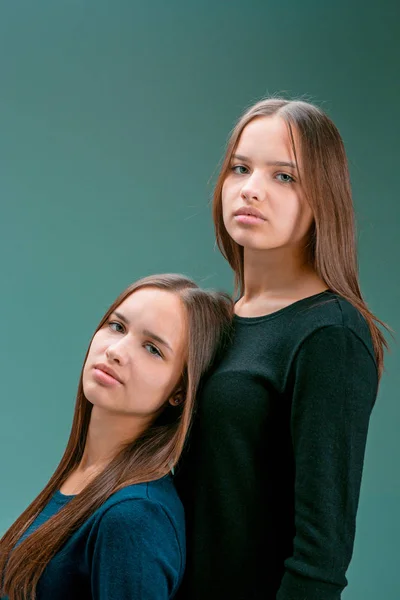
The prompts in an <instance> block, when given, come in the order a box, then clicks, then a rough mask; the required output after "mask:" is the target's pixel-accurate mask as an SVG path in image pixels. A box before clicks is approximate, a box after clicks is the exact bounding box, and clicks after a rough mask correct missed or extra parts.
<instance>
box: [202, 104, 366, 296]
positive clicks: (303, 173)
mask: <svg viewBox="0 0 400 600" xmlns="http://www.w3.org/2000/svg"><path fill="white" fill-rule="evenodd" d="M246 209H249V212H254V213H256V214H259V217H260V218H259V219H255V218H253V219H251V217H248V218H247V219H246V216H245V215H240V214H239V215H236V214H235V213H236V212H237V211H239V213H240V212H241V210H242V211H244V212H245V211H246ZM213 213H214V223H215V229H216V235H217V242H218V245H219V247H220V249H221V251H222V252H223V254H224V255H225V257H226V258H227V259H228V261H229V262H230V264H231V266H232V268H233V269H234V271H235V275H236V281H237V284H238V286H239V288H240V289H243V254H244V250H245V249H246V250H250V251H251V250H256V251H257V250H279V249H283V248H285V249H289V251H292V252H293V253H296V254H297V255H300V256H303V259H304V261H307V262H308V263H310V264H311V265H312V266H313V267H314V269H315V270H316V272H317V273H318V274H319V276H320V277H321V279H322V280H324V281H325V282H326V284H327V285H328V287H329V286H330V284H331V283H332V282H333V281H334V280H335V278H340V273H339V271H340V267H339V266H338V264H337V259H338V258H339V257H340V261H339V262H341V263H342V264H344V268H345V269H346V271H347V273H348V275H349V276H350V278H352V279H353V280H354V272H353V270H354V265H355V241H354V239H355V238H354V216H353V204H352V198H351V191H350V181H349V172H348V167H347V159H346V154H345V151H344V147H343V142H342V139H341V137H340V134H339V132H338V130H337V128H336V127H335V125H334V124H333V123H332V121H331V120H330V119H329V117H328V116H327V115H325V114H324V113H323V112H322V111H321V110H320V109H319V108H317V107H316V106H314V105H312V104H308V103H306V102H301V101H289V100H284V99H276V98H275V99H267V100H263V101H261V102H258V103H257V104H256V105H254V106H253V107H251V108H250V109H249V110H248V111H247V112H246V113H245V114H244V115H243V116H242V117H241V118H240V119H239V121H238V123H237V125H236V127H235V128H234V130H233V133H232V135H231V138H230V140H229V142H228V147H227V152H226V155H225V158H224V161H223V165H222V169H221V172H220V175H219V178H218V181H217V185H216V188H215V194H214V204H213ZM333 249H334V250H333Z"/></svg>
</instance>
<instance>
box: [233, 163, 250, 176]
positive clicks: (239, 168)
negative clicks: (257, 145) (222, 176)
mask: <svg viewBox="0 0 400 600" xmlns="http://www.w3.org/2000/svg"><path fill="white" fill-rule="evenodd" d="M231 170H232V171H233V173H236V175H247V173H248V172H249V170H248V168H247V167H245V166H244V165H235V166H233V167H231Z"/></svg>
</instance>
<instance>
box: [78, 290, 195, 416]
mask: <svg viewBox="0 0 400 600" xmlns="http://www.w3.org/2000/svg"><path fill="white" fill-rule="evenodd" d="M185 317H186V311H185V308H184V306H183V304H182V302H181V300H180V298H179V297H178V296H177V295H176V294H174V293H172V292H168V291H165V290H160V289H157V288H152V287H147V288H141V289H139V290H137V291H135V292H133V293H132V294H131V295H130V296H129V297H128V298H126V299H125V300H124V301H123V302H122V303H121V304H120V305H119V306H118V308H117V309H116V310H115V312H113V313H112V315H111V316H110V318H109V319H108V321H107V322H106V323H105V325H104V326H103V327H102V328H101V329H100V330H99V331H98V332H97V333H96V334H95V336H94V338H93V340H92V343H91V346H90V349H89V354H88V357H87V360H86V363H85V366H84V370H83V390H84V393H85V396H86V398H87V399H88V400H89V402H91V403H92V404H93V405H94V406H98V407H101V408H103V409H106V410H108V411H111V412H113V413H120V414H129V415H136V416H137V417H139V418H143V419H144V420H151V419H152V418H153V417H154V418H155V417H156V416H157V415H158V414H159V412H161V411H162V410H163V409H164V408H165V406H166V403H167V402H168V401H170V403H171V404H175V402H174V398H171V395H172V393H173V391H174V390H175V389H176V386H177V384H178V383H179V381H180V377H181V374H182V370H183V368H184V364H185V360H186V353H185V350H186V345H187V328H186V319H185ZM175 400H178V401H179V397H175Z"/></svg>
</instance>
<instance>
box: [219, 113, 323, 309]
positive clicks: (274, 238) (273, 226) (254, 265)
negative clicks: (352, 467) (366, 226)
mask: <svg viewBox="0 0 400 600" xmlns="http://www.w3.org/2000/svg"><path fill="white" fill-rule="evenodd" d="M296 137H297V136H296V132H294V139H295V143H296ZM297 147H298V145H297ZM297 158H298V162H299V168H300V170H301V157H300V156H299V152H297ZM222 208H223V219H224V224H225V227H226V230H227V232H228V233H229V235H230V236H231V237H232V239H233V240H234V241H235V242H236V243H237V244H239V245H240V246H243V258H244V290H245V292H244V295H243V297H242V298H241V299H240V300H239V301H238V302H237V304H236V307H235V312H236V314H238V315H240V316H245V317H256V316H261V315H266V314H270V313H273V312H275V311H277V310H279V309H281V308H284V307H285V306H288V305H289V304H292V303H293V302H296V301H297V300H300V299H302V298H306V297H308V296H312V295H314V294H318V293H320V292H322V291H323V290H325V289H326V285H325V284H324V282H323V281H322V280H321V279H320V278H319V277H318V275H317V274H316V273H315V271H314V269H313V267H312V266H311V265H310V264H309V263H308V261H307V252H306V245H307V243H308V240H309V233H310V230H311V228H312V224H313V214H312V210H311V208H310V206H309V204H308V203H307V202H306V200H305V198H304V194H303V192H302V189H301V185H300V183H299V174H298V172H297V167H296V160H295V156H294V153H293V149H292V147H291V143H290V137H289V132H288V129H287V125H286V123H285V121H284V120H283V119H282V118H281V117H279V116H277V115H274V116H270V117H257V118H255V119H253V121H251V122H250V123H249V124H248V125H247V126H246V127H245V128H244V130H243V132H242V134H241V136H240V139H239V143H238V146H237V148H236V150H235V152H234V155H233V157H232V160H231V169H230V171H229V174H228V175H227V177H226V179H225V181H224V185H223V189H222ZM240 209H242V212H243V213H247V212H248V213H250V212H251V211H252V210H253V212H256V213H257V215H250V214H235V213H237V211H238V210H240Z"/></svg>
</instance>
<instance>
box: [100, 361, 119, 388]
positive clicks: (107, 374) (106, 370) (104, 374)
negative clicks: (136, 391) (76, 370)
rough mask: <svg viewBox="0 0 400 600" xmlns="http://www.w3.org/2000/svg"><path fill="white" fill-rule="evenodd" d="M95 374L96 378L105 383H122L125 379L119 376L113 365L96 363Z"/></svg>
mask: <svg viewBox="0 0 400 600" xmlns="http://www.w3.org/2000/svg"><path fill="white" fill-rule="evenodd" d="M93 369H94V375H95V377H96V379H98V380H99V381H100V382H102V383H105V384H109V385H110V384H122V383H123V381H122V379H121V378H120V377H119V375H118V373H116V372H115V371H114V369H112V368H111V367H109V366H108V365H105V364H101V363H100V364H97V365H94V367H93Z"/></svg>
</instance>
